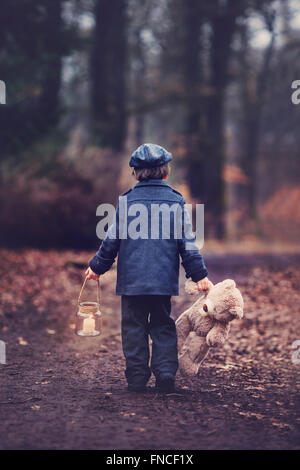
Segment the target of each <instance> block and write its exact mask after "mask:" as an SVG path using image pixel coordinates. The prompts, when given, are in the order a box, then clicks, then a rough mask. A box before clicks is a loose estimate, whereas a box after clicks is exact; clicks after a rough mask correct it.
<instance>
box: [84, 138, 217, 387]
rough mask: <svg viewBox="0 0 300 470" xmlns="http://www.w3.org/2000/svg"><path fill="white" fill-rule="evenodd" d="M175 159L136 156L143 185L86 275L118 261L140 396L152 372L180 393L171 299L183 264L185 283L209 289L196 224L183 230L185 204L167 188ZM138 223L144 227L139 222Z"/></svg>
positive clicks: (131, 380)
mask: <svg viewBox="0 0 300 470" xmlns="http://www.w3.org/2000/svg"><path fill="white" fill-rule="evenodd" d="M171 160H172V155H171V154H170V153H169V152H167V151H166V150H165V149H164V148H163V147H160V146H159V145H154V144H143V145H141V146H140V147H139V148H138V149H137V150H136V151H135V152H134V153H133V154H132V156H131V159H130V162H129V165H130V166H131V167H133V168H134V170H133V173H134V176H135V177H136V179H137V180H138V181H139V182H138V183H137V184H136V185H135V186H134V188H133V189H130V190H129V191H127V192H126V193H124V194H123V195H122V197H121V198H120V200H119V207H118V209H117V213H116V218H115V222H114V224H113V226H111V227H110V229H109V230H108V232H107V235H106V237H105V239H104V240H103V242H102V244H101V247H100V249H99V251H98V252H97V253H96V255H95V256H94V257H93V258H92V260H91V261H90V263H89V268H88V269H87V270H86V277H87V278H88V279H95V280H97V279H98V278H99V275H101V274H104V273H105V272H106V271H108V270H109V269H110V267H111V266H112V264H113V263H114V260H115V258H116V256H117V255H118V266H117V287H116V293H117V295H121V296H122V345H123V351H124V356H125V360H126V371H125V375H126V378H127V382H128V388H129V390H131V391H135V392H142V391H144V390H145V388H146V384H147V382H148V380H149V378H150V376H151V372H153V374H154V376H155V378H156V387H157V388H158V389H159V390H160V391H162V392H172V391H173V390H174V385H175V375H176V371H177V368H178V360H177V336H176V328H175V322H174V320H173V319H172V318H171V317H170V313H171V296H173V295H178V278H179V258H181V261H182V265H183V267H184V269H185V272H186V277H191V278H192V280H193V281H194V282H197V283H198V288H199V290H207V289H208V288H209V283H210V281H209V280H208V279H207V269H206V267H205V264H204V262H203V259H202V256H201V254H200V253H199V251H198V249H197V247H196V245H195V243H194V240H193V239H192V240H191V239H190V238H189V239H188V240H187V238H186V235H185V234H186V233H187V231H186V230H184V229H183V227H186V226H187V225H188V226H189V232H190V229H191V225H190V222H189V221H186V219H185V218H184V222H183V224H182V225H180V227H181V229H180V230H179V231H178V230H177V231H176V223H178V216H177V215H175V213H176V214H184V213H185V212H184V204H185V201H184V198H183V197H182V195H181V194H180V193H179V192H177V191H175V190H174V189H172V188H171V187H170V186H169V185H168V184H167V182H166V180H167V177H168V173H169V168H168V162H170V161H171ZM121 204H122V208H121ZM124 207H125V208H126V212H124ZM176 207H177V208H178V209H179V210H175V211H174V208H175V209H176ZM166 208H167V211H166ZM121 209H122V210H121ZM165 214H167V216H166V217H165V218H164V219H163V220H162V218H163V217H164V215H165ZM137 216H138V218H139V224H137V223H136V222H134V219H136V217H137ZM179 217H180V220H182V219H181V215H180V216H179ZM184 217H185V216H184ZM175 222H176V223H175ZM187 241H188V242H189V243H187ZM191 242H192V249H191ZM149 335H150V337H151V339H152V357H151V360H150V355H149ZM149 360H150V364H149Z"/></svg>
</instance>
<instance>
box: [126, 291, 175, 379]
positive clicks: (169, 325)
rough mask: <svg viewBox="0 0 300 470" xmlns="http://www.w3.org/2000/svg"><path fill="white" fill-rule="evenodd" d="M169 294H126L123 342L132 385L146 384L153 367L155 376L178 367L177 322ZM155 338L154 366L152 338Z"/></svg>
mask: <svg viewBox="0 0 300 470" xmlns="http://www.w3.org/2000/svg"><path fill="white" fill-rule="evenodd" d="M170 313H171V297H170V296H168V295H123V296H122V343H123V351H124V356H125V359H126V371H125V375H126V378H127V381H128V383H129V384H146V383H147V381H148V380H149V378H150V375H151V370H152V372H153V374H154V375H155V377H156V378H157V377H159V375H164V374H172V375H173V376H174V377H175V374H176V371H177V368H178V359H177V335H176V328H175V322H174V320H173V319H172V318H171V317H170ZM149 335H150V337H151V339H152V358H151V369H150V367H149V358H150V355H149V338H148V336H149Z"/></svg>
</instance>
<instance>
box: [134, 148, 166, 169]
mask: <svg viewBox="0 0 300 470" xmlns="http://www.w3.org/2000/svg"><path fill="white" fill-rule="evenodd" d="M172 158H173V157H172V154H171V153H170V152H168V151H167V150H166V149H164V148H163V147H161V146H160V145H156V144H143V145H140V147H138V148H137V149H136V150H135V152H133V154H132V155H131V158H130V161H129V166H133V167H134V168H154V167H157V166H161V165H164V164H165V163H168V162H170V161H171V160H172Z"/></svg>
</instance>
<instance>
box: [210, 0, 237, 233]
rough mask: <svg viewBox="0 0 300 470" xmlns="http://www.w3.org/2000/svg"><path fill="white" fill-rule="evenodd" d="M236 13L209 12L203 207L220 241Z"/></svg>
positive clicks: (222, 227)
mask: <svg viewBox="0 0 300 470" xmlns="http://www.w3.org/2000/svg"><path fill="white" fill-rule="evenodd" d="M217 3H219V2H217ZM237 15H238V11H237V10H235V9H233V8H232V5H228V6H227V7H226V8H224V7H219V8H218V7H217V6H216V10H215V11H214V10H213V11H212V17H211V21H210V24H211V27H212V39H211V60H210V88H211V95H210V96H208V97H207V100H206V106H207V108H206V113H207V129H206V141H207V145H206V147H207V148H206V154H205V156H204V170H203V174H204V179H205V190H204V203H205V204H207V209H208V212H209V213H210V214H211V226H212V228H213V235H214V236H215V237H217V238H222V237H223V236H224V233H225V228H224V227H225V221H224V209H225V194H224V181H223V177H222V172H223V167H224V163H225V141H224V107H225V92H226V86H227V83H228V64H229V60H230V55H231V44H232V39H233V35H234V32H235V28H236V19H237Z"/></svg>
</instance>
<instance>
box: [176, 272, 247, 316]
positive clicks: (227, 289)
mask: <svg viewBox="0 0 300 470" xmlns="http://www.w3.org/2000/svg"><path fill="white" fill-rule="evenodd" d="M185 290H186V292H187V293H188V294H198V295H199V296H200V297H199V301H200V302H202V301H203V305H202V310H203V312H202V315H208V316H210V317H212V318H214V319H215V320H217V321H221V322H225V323H228V322H230V321H232V320H234V319H235V318H242V317H243V309H244V301H243V297H242V294H241V293H240V291H239V289H238V288H237V287H236V284H235V282H234V281H233V280H232V279H225V281H222V282H218V283H217V284H215V285H213V284H211V288H210V289H209V290H208V291H207V292H206V293H205V292H199V291H198V288H197V284H196V283H195V282H193V281H192V280H190V279H189V280H187V281H186V285H185Z"/></svg>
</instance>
